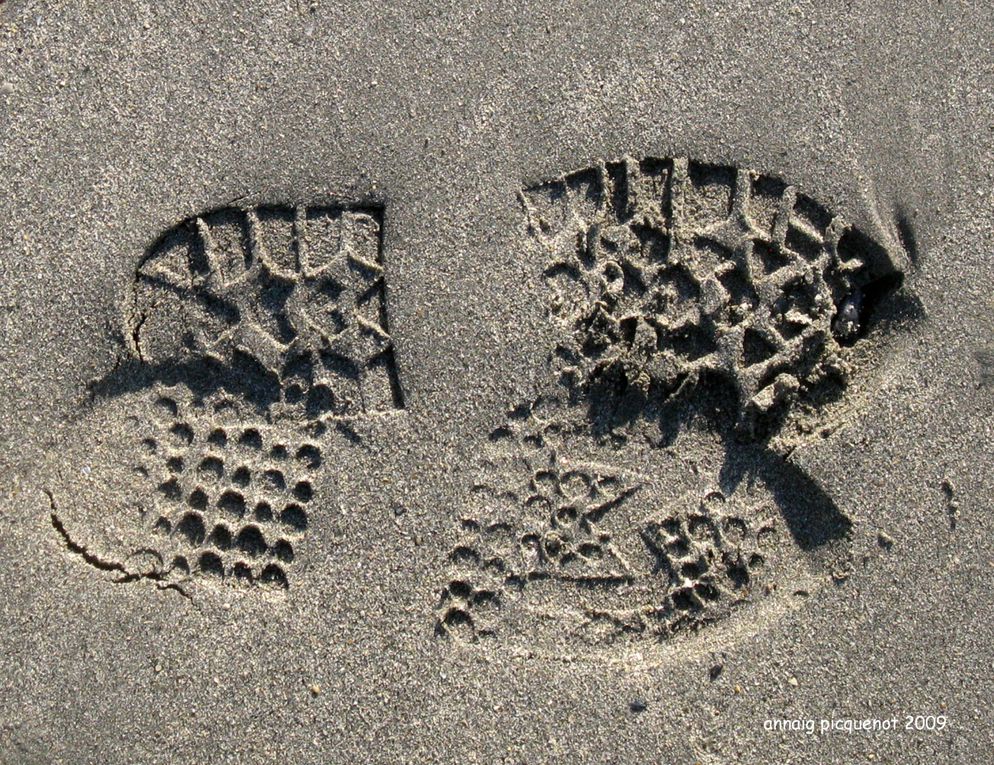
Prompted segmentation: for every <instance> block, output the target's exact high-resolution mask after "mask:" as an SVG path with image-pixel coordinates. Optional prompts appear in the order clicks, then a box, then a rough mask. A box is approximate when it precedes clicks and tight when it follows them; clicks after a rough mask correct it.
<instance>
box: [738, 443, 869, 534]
mask: <svg viewBox="0 0 994 765" xmlns="http://www.w3.org/2000/svg"><path fill="white" fill-rule="evenodd" d="M757 478H758V479H760V480H761V481H762V482H763V484H764V485H765V486H766V488H767V489H768V490H769V491H770V494H772V496H773V499H774V500H775V501H776V504H777V508H778V510H779V512H780V515H781V516H782V517H783V519H784V523H786V525H787V528H788V530H789V531H790V534H791V536H792V537H793V538H794V541H795V542H796V543H797V546H798V547H800V548H801V549H802V550H804V551H805V552H814V551H818V550H829V551H830V550H831V548H832V546H833V545H832V543H834V542H839V541H842V540H844V539H846V538H847V537H848V536H849V533H850V531H851V529H852V523H851V521H850V520H849V518H847V517H846V515H845V514H843V513H842V511H840V510H839V508H838V507H837V506H836V504H835V502H834V501H833V500H832V499H831V497H829V496H828V494H826V493H825V491H824V490H823V489H822V488H821V486H819V485H818V482H817V481H815V480H813V479H812V478H811V477H810V476H809V475H808V474H807V473H806V472H805V471H804V470H802V469H801V468H799V467H797V466H796V465H794V464H792V463H791V462H790V461H789V460H788V459H785V458H783V457H781V456H780V455H778V454H775V453H773V452H771V451H770V450H769V449H767V448H765V447H764V446H761V445H756V444H742V443H740V442H736V441H734V440H726V442H725V458H724V462H723V464H722V468H721V472H720V473H719V486H720V488H721V490H722V492H723V493H725V494H726V495H731V494H732V493H733V492H734V491H735V489H736V487H737V486H738V485H739V484H740V483H741V482H742V481H747V482H751V481H754V480H756V479H757Z"/></svg>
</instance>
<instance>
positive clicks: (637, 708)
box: [628, 699, 647, 714]
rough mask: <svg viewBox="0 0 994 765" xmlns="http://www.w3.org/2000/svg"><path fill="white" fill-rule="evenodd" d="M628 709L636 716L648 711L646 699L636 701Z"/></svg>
mask: <svg viewBox="0 0 994 765" xmlns="http://www.w3.org/2000/svg"><path fill="white" fill-rule="evenodd" d="M628 708H629V709H630V710H632V712H634V713H635V714H638V713H639V712H644V711H645V710H646V708H647V704H646V703H645V699H635V700H633V701H632V703H631V704H629V705H628Z"/></svg>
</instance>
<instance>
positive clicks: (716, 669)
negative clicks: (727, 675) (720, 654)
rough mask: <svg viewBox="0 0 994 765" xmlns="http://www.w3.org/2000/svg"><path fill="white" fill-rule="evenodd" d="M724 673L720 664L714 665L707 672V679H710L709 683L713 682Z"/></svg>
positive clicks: (723, 668)
mask: <svg viewBox="0 0 994 765" xmlns="http://www.w3.org/2000/svg"><path fill="white" fill-rule="evenodd" d="M724 671H725V667H724V666H722V665H721V664H715V665H714V666H713V667H711V669H709V670H708V677H710V678H711V681H712V682H714V681H715V680H717V679H718V678H719V677H721V673H722V672H724Z"/></svg>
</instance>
